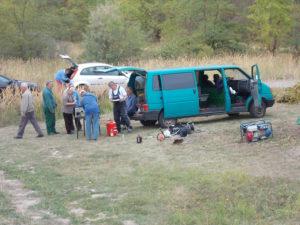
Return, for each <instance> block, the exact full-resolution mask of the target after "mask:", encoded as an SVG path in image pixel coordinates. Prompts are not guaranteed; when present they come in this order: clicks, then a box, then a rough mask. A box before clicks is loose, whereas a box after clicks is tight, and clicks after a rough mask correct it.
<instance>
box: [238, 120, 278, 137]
mask: <svg viewBox="0 0 300 225" xmlns="http://www.w3.org/2000/svg"><path fill="white" fill-rule="evenodd" d="M240 132H241V139H242V140H244V139H246V141H247V142H256V141H260V140H264V139H268V138H270V137H273V128H272V124H271V122H268V121H265V120H259V121H251V122H244V123H241V125H240Z"/></svg>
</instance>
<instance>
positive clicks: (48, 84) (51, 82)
mask: <svg viewBox="0 0 300 225" xmlns="http://www.w3.org/2000/svg"><path fill="white" fill-rule="evenodd" d="M46 87H47V88H49V89H52V88H53V81H52V80H48V81H47V82H46Z"/></svg>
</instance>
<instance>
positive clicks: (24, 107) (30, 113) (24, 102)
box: [15, 83, 44, 139]
mask: <svg viewBox="0 0 300 225" xmlns="http://www.w3.org/2000/svg"><path fill="white" fill-rule="evenodd" d="M20 88H21V93H22V98H21V107H20V109H21V122H20V125H19V130H18V134H17V136H16V137H15V138H16V139H22V138H23V134H24V131H25V127H26V125H27V123H28V121H30V122H31V124H32V125H33V127H34V129H35V131H36V132H37V133H38V136H37V137H39V138H40V137H44V135H43V132H42V130H41V128H40V126H39V124H38V122H37V120H36V118H35V115H34V105H33V97H32V94H31V91H30V90H29V89H28V85H27V84H26V83H22V84H21V87H20Z"/></svg>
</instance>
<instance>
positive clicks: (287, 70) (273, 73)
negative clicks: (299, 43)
mask: <svg viewBox="0 0 300 225" xmlns="http://www.w3.org/2000/svg"><path fill="white" fill-rule="evenodd" d="M132 64H133V65H136V66H139V67H141V68H146V69H158V68H170V67H182V66H197V65H216V64H235V65H239V66H241V67H242V68H243V69H244V70H245V71H247V72H248V73H250V71H251V66H252V65H253V64H258V65H259V66H260V70H261V75H262V79H264V80H280V79H284V80H300V72H299V71H300V63H299V62H297V61H296V60H295V59H294V57H293V56H292V55H289V54H283V55H277V56H273V55H269V54H267V55H257V56H249V55H227V56H216V57H203V58H200V59H197V58H180V59H176V60H163V59H153V60H147V61H139V62H133V63H132Z"/></svg>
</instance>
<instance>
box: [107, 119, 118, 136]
mask: <svg viewBox="0 0 300 225" xmlns="http://www.w3.org/2000/svg"><path fill="white" fill-rule="evenodd" d="M106 133H107V136H110V137H114V136H116V135H117V134H118V129H117V124H116V122H115V121H113V120H109V121H108V122H107V124H106Z"/></svg>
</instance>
